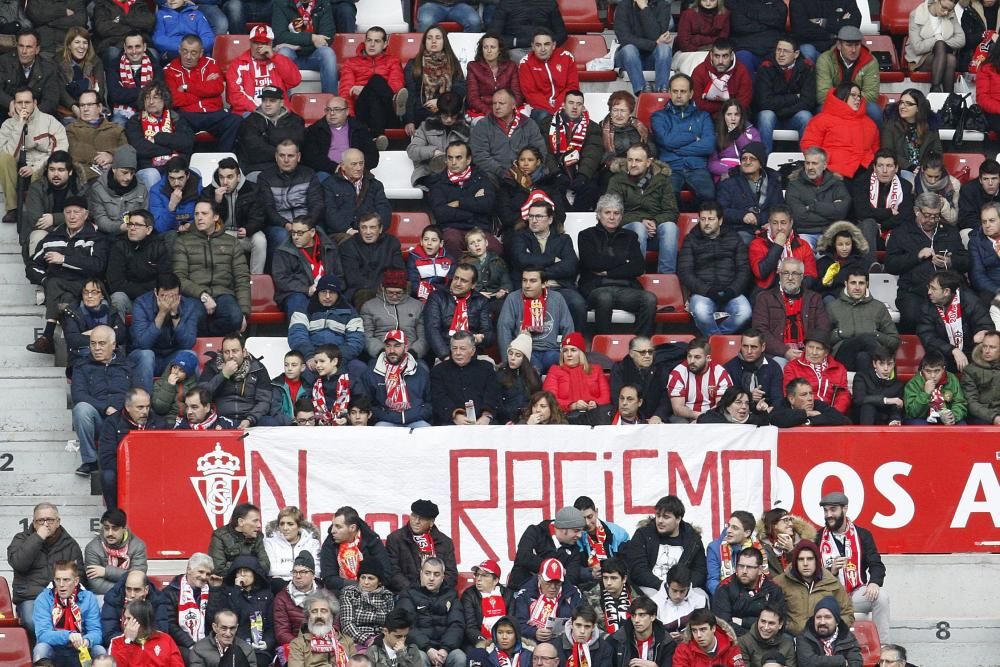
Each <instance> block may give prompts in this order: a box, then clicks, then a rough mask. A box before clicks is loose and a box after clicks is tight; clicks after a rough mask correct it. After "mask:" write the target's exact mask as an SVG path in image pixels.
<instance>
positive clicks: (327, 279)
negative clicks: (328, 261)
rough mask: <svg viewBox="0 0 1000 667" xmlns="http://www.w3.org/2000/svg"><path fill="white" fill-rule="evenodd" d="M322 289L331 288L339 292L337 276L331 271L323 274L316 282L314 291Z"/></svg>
mask: <svg viewBox="0 0 1000 667" xmlns="http://www.w3.org/2000/svg"><path fill="white" fill-rule="evenodd" d="M323 290H331V291H334V292H336V293H337V294H340V285H339V284H338V283H337V276H335V275H333V274H332V273H325V274H323V277H322V278H320V279H319V282H318V283H316V291H317V292H322V291H323Z"/></svg>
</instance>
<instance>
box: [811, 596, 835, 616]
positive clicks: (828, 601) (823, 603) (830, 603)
mask: <svg viewBox="0 0 1000 667" xmlns="http://www.w3.org/2000/svg"><path fill="white" fill-rule="evenodd" d="M820 609H826V610H827V611H829V612H830V613H831V614H833V617H834V618H840V603H839V602H837V598H835V597H833V596H832V595H827V596H826V597H825V598H823V599H822V600H820V601H819V602H817V603H816V607H815V608H814V609H813V616H815V615H816V612H818V611H819V610H820Z"/></svg>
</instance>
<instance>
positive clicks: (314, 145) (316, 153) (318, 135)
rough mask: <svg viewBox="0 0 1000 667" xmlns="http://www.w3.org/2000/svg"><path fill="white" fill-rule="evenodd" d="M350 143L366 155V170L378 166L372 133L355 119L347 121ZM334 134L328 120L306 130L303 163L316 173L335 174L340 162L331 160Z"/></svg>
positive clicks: (320, 120)
mask: <svg viewBox="0 0 1000 667" xmlns="http://www.w3.org/2000/svg"><path fill="white" fill-rule="evenodd" d="M347 133H348V142H349V145H350V147H351V148H357V149H358V150H359V151H361V152H362V153H364V154H365V169H368V170H371V169H374V168H375V167H377V166H378V150H377V149H376V148H375V142H374V141H373V140H372V133H371V132H370V131H369V130H368V127H367V126H365V124H364V123H362V122H361V121H359V120H357V119H355V118H348V119H347ZM332 138H333V133H332V131H331V130H330V123H328V122H326V118H320V119H319V120H318V121H316V122H315V123H313V124H312V125H310V126H309V127H307V128H306V131H305V142H304V143H303V145H302V162H303V163H304V164H305V165H306V166H307V167H312V168H313V170H315V171H325V172H327V173H331V174H332V173H333V172H334V171H336V170H337V167H339V166H340V162H335V161H333V160H331V159H330V141H331V140H332Z"/></svg>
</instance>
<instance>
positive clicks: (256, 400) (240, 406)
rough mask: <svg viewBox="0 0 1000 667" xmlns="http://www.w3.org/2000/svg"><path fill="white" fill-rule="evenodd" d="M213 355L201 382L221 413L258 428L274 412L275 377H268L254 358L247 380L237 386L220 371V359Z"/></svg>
mask: <svg viewBox="0 0 1000 667" xmlns="http://www.w3.org/2000/svg"><path fill="white" fill-rule="evenodd" d="M211 356H212V359H211V360H210V361H208V362H206V363H205V368H204V370H203V371H202V374H201V383H202V384H204V385H205V386H206V387H207V388H208V390H209V391H210V392H212V400H213V401H215V407H216V409H217V410H218V411H219V414H220V415H225V416H227V417H229V418H230V419H232V420H233V421H235V422H236V423H237V424H239V423H240V422H241V421H243V420H244V419H246V420H249V422H250V425H251V426H256V425H257V423H258V422H259V421H260V420H261V419H262V418H263V417H266V416H267V415H268V413H269V412H270V411H271V378H269V377H268V376H267V369H266V368H264V365H263V364H261V363H260V362H259V361H257V359H256V358H254V357H252V356H251V357H250V370H249V371H248V372H247V376H246V378H245V379H243V380H242V381H241V382H239V383H237V382H236V381H235V380H234V379H232V378H230V379H228V380H227V379H226V376H225V375H223V374H222V372H221V371H220V369H219V363H218V360H219V359H220V357H218V356H217V355H211ZM234 377H235V376H234Z"/></svg>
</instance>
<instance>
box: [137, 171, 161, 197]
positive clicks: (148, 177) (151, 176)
mask: <svg viewBox="0 0 1000 667" xmlns="http://www.w3.org/2000/svg"><path fill="white" fill-rule="evenodd" d="M135 177H136V178H137V179H139V182H140V183H142V184H143V185H145V186H146V189H147V190H149V191H150V192H152V190H153V188H155V187H156V184H157V183H159V182H160V179H161V178H163V174H161V173H160V170H159V169H157V168H156V167H146V168H145V169H140V170H139V171H138V172H137V173H136V175H135Z"/></svg>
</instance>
